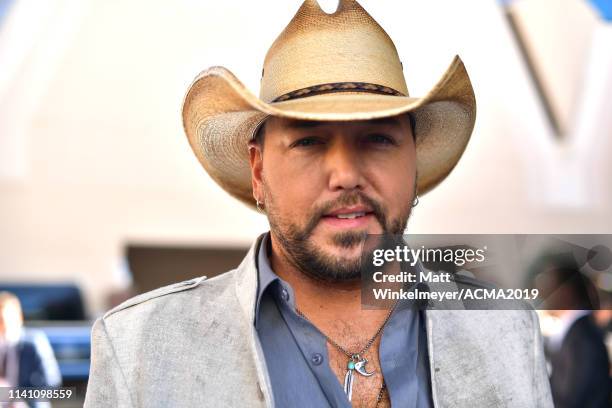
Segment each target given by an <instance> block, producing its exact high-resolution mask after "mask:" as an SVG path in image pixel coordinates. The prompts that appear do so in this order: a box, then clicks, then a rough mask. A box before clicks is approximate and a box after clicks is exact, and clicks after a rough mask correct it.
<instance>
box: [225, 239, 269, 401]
mask: <svg viewBox="0 0 612 408" xmlns="http://www.w3.org/2000/svg"><path fill="white" fill-rule="evenodd" d="M262 238H263V234H262V235H260V236H259V237H258V238H257V240H256V241H255V243H254V244H253V245H252V246H251V248H250V249H249V252H248V253H247V255H246V256H245V257H244V259H243V260H242V262H241V263H240V265H239V266H238V268H237V269H236V281H235V283H236V285H235V288H236V296H237V297H238V302H239V303H240V308H241V310H242V313H243V315H244V318H245V319H246V321H247V322H248V323H249V328H250V330H249V331H248V333H245V334H246V336H247V341H248V343H249V347H250V349H251V355H252V357H253V361H254V364H255V368H256V371H257V377H258V383H259V388H260V390H261V392H262V394H263V396H264V399H265V401H266V405H267V406H269V407H273V406H274V401H273V394H272V386H271V384H270V377H269V375H268V369H267V367H266V359H265V356H264V354H263V351H262V349H261V344H260V343H259V337H258V336H257V333H256V331H255V324H254V323H255V302H256V299H257V282H258V279H257V265H256V259H257V253H258V251H259V245H260V244H261V240H262Z"/></svg>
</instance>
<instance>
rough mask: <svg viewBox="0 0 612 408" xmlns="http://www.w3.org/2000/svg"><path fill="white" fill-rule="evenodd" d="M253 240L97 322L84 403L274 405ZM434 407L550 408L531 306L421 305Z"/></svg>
mask: <svg viewBox="0 0 612 408" xmlns="http://www.w3.org/2000/svg"><path fill="white" fill-rule="evenodd" d="M256 248H257V243H255V244H254V245H253V247H251V249H250V251H249V253H248V254H247V255H246V257H245V258H244V260H243V261H242V263H241V264H240V266H238V268H236V269H234V270H232V271H229V272H227V273H224V274H222V275H219V276H217V277H214V278H212V279H206V278H205V277H200V278H197V279H192V280H189V281H185V282H180V283H177V284H173V285H169V286H165V287H163V288H159V289H156V290H153V291H151V292H148V293H144V294H142V295H139V296H136V297H134V298H132V299H130V300H127V301H126V302H124V303H123V304H121V305H119V306H117V307H115V308H114V309H112V310H110V311H109V312H107V313H106V314H105V315H104V316H103V317H101V318H99V319H97V320H96V322H95V324H94V326H93V331H92V356H91V370H90V377H89V383H88V385H87V395H86V399H85V407H91V408H93V407H113V408H124V407H125V408H127V407H134V408H135V407H146V408H150V407H265V406H273V401H272V392H271V385H270V382H269V378H268V375H267V370H266V364H265V359H264V357H263V353H262V351H261V348H260V346H259V344H258V339H257V334H256V332H255V329H254V325H253V319H254V310H255V297H256V290H257V270H256V266H255V256H256V253H257V252H256ZM425 313H426V326H427V337H428V348H429V358H430V371H431V384H432V394H433V402H434V405H435V407H438V408H442V407H449V408H450V407H452V408H461V407H466V408H479V407H486V408H489V407H512V408H523V407H524V408H545V407H552V406H553V405H552V400H551V397H550V387H549V382H548V377H547V374H546V367H545V362H544V357H543V349H542V342H541V336H540V331H539V324H538V318H537V315H536V313H535V312H533V311H531V310H496V311H495V310H484V311H482V310H481V311H479V310H427V311H426V312H425Z"/></svg>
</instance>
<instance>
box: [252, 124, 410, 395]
mask: <svg viewBox="0 0 612 408" xmlns="http://www.w3.org/2000/svg"><path fill="white" fill-rule="evenodd" d="M249 153H250V164H251V174H252V186H253V196H254V198H255V199H256V200H258V201H259V202H260V203H262V204H263V206H264V207H265V212H266V214H267V216H268V220H269V222H270V232H271V247H272V251H271V252H272V253H271V257H270V260H271V264H272V268H273V270H274V271H275V272H276V273H277V274H278V275H279V277H281V279H283V280H285V281H287V282H288V283H289V284H290V285H291V286H292V287H293V289H294V292H295V296H296V299H295V300H296V305H297V307H298V308H299V309H300V310H301V311H302V312H303V313H304V314H305V315H306V316H308V319H309V320H310V321H311V322H312V323H313V324H314V325H315V326H316V327H317V328H318V329H319V330H320V331H321V332H323V333H325V334H327V335H328V336H329V337H331V338H333V339H334V340H335V341H337V342H338V343H339V344H341V345H342V346H343V347H344V348H346V349H348V350H359V349H361V348H362V347H363V346H364V345H365V344H366V342H367V341H368V340H369V339H370V338H371V337H372V336H373V335H374V333H376V330H377V329H378V328H379V327H380V325H381V324H382V323H383V321H384V319H385V318H386V316H387V311H386V310H362V308H361V292H360V291H361V286H360V279H359V275H358V266H359V262H360V258H361V249H362V244H363V239H364V238H365V234H381V233H383V232H388V233H394V234H401V233H402V232H403V230H404V229H405V226H406V223H407V220H408V218H409V215H410V210H411V207H412V205H411V204H412V202H413V200H414V197H415V185H416V184H415V183H416V149H415V144H414V140H413V135H412V131H411V128H410V123H409V120H408V118H407V117H406V116H398V117H394V118H386V119H383V120H372V121H360V122H304V121H295V120H289V119H282V118H276V117H270V118H269V119H268V120H267V121H266V123H265V134H264V138H263V143H258V142H257V141H253V142H251V143H250V144H249ZM355 211H362V212H366V215H365V216H363V217H360V218H357V219H353V220H342V219H338V218H337V217H336V216H334V215H335V214H337V213H338V212H355ZM300 257H301V258H303V259H300ZM356 273H357V274H356ZM379 342H380V336H378V338H377V340H376V342H375V343H374V344H373V346H372V347H371V348H370V350H369V351H368V353H367V354H366V357H367V359H368V360H369V363H368V365H367V368H368V371H372V370H376V375H374V376H372V377H367V378H365V377H360V378H359V380H358V381H357V382H356V384H355V387H354V389H353V404H354V406H374V403H375V400H376V397H377V395H378V390H379V389H380V386H381V384H382V375H381V370H380V364H379V361H378V347H379ZM328 355H329V359H330V362H329V363H330V367H331V368H332V370H333V371H334V372H335V373H336V375H337V377H338V380H339V382H340V384H342V383H343V381H344V374H345V373H346V363H347V359H346V357H345V356H344V354H342V353H340V352H339V351H338V350H337V349H336V348H334V347H333V346H331V345H329V344H328ZM386 403H388V401H383V404H382V405H379V406H385V404H386Z"/></svg>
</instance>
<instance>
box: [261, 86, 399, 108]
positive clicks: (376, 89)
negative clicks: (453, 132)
mask: <svg viewBox="0 0 612 408" xmlns="http://www.w3.org/2000/svg"><path fill="white" fill-rule="evenodd" d="M336 92H369V93H375V94H381V95H391V96H406V95H404V94H403V93H401V92H399V91H396V90H395V89H393V88H389V87H388V86H383V85H377V84H370V83H368V82H331V83H328V84H321V85H314V86H309V87H307V88H302V89H298V90H296V91H291V92H289V93H286V94H284V95H281V96H279V97H278V98H276V99H274V100H273V101H272V103H275V102H284V101H289V100H291V99H299V98H307V97H309V96H316V95H322V94H327V93H336Z"/></svg>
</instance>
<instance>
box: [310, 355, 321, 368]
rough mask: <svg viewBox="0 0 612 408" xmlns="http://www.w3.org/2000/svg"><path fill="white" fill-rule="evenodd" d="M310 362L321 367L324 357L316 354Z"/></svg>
mask: <svg viewBox="0 0 612 408" xmlns="http://www.w3.org/2000/svg"><path fill="white" fill-rule="evenodd" d="M310 361H311V362H312V364H314V365H320V364H321V363H322V362H323V356H322V355H321V354H319V353H315V354H313V355H312V357H310Z"/></svg>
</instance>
